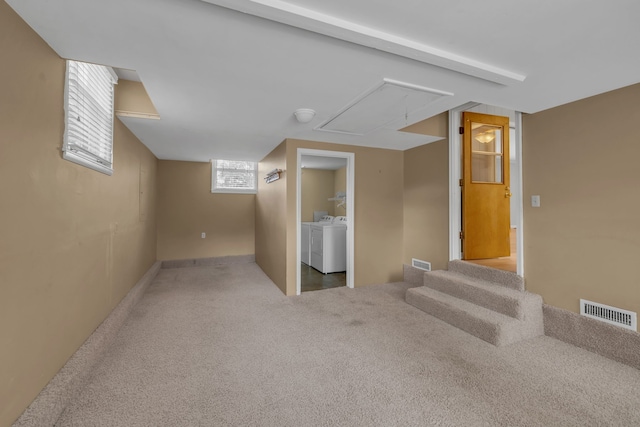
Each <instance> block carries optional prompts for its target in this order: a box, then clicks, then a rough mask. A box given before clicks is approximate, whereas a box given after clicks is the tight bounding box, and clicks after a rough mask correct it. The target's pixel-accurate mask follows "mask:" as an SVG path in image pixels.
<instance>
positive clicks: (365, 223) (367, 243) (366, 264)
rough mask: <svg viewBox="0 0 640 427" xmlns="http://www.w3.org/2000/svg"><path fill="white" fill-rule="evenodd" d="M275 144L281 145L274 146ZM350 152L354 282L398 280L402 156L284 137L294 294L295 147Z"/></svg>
mask: <svg viewBox="0 0 640 427" xmlns="http://www.w3.org/2000/svg"><path fill="white" fill-rule="evenodd" d="M279 148H280V147H279ZM298 148H310V149H319V150H331V151H341V152H351V153H355V206H354V208H355V219H354V222H353V223H352V226H353V227H355V228H354V230H355V254H354V256H355V271H354V277H355V286H364V285H370V284H375V283H387V282H393V281H399V280H402V221H403V215H402V203H403V183H402V181H403V154H402V152H401V151H395V150H383V149H378V148H368V147H357V146H349V145H340V144H327V143H321V142H312V141H301V140H294V139H289V140H287V141H286V165H287V168H288V170H289V171H290V173H288V174H287V176H286V180H287V194H286V217H287V222H286V233H285V234H286V257H287V263H286V291H285V293H286V294H287V295H295V293H296V257H297V250H296V248H297V246H296V245H297V236H296V225H297V224H296V174H295V171H296V168H297V149H298Z"/></svg>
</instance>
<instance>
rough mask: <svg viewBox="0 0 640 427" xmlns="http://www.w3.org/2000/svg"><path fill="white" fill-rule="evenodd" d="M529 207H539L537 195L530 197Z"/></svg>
mask: <svg viewBox="0 0 640 427" xmlns="http://www.w3.org/2000/svg"><path fill="white" fill-rule="evenodd" d="M531 207H532V208H539V207H540V196H538V195H535V196H531Z"/></svg>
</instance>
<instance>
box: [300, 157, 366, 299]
mask: <svg viewBox="0 0 640 427" xmlns="http://www.w3.org/2000/svg"><path fill="white" fill-rule="evenodd" d="M302 156H321V157H337V158H341V159H346V160H347V218H349V224H348V225H347V287H348V288H353V287H354V270H355V268H354V267H355V261H354V259H355V257H354V248H355V232H354V229H355V215H354V212H355V206H354V201H355V158H356V155H355V153H348V152H344V151H329V150H314V149H311V148H298V152H297V160H296V174H297V177H296V295H300V294H301V292H302V283H301V280H300V279H301V277H300V276H301V273H302V268H301V265H300V264H301V263H302V166H301V165H302V163H301V161H302Z"/></svg>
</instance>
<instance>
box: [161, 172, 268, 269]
mask: <svg viewBox="0 0 640 427" xmlns="http://www.w3.org/2000/svg"><path fill="white" fill-rule="evenodd" d="M255 199H256V196H255V194H225V193H211V163H209V162H207V163H201V162H178V161H170V160H161V161H159V162H158V259H159V260H174V259H190V258H209V257H219V256H228V255H249V254H253V253H254V252H255ZM201 233H206V238H204V239H203V238H201Z"/></svg>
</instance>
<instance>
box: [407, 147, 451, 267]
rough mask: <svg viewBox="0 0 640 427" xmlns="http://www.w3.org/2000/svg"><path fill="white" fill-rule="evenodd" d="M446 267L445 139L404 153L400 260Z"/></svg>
mask: <svg viewBox="0 0 640 427" xmlns="http://www.w3.org/2000/svg"><path fill="white" fill-rule="evenodd" d="M411 258H417V259H421V260H424V261H429V262H431V268H432V269H434V270H441V269H446V268H447V262H448V261H449V145H448V142H447V140H446V139H444V140H442V141H437V142H433V143H431V144H427V145H423V146H421V147H416V148H413V149H411V150H407V151H405V152H404V257H403V262H404V263H405V264H411Z"/></svg>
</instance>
